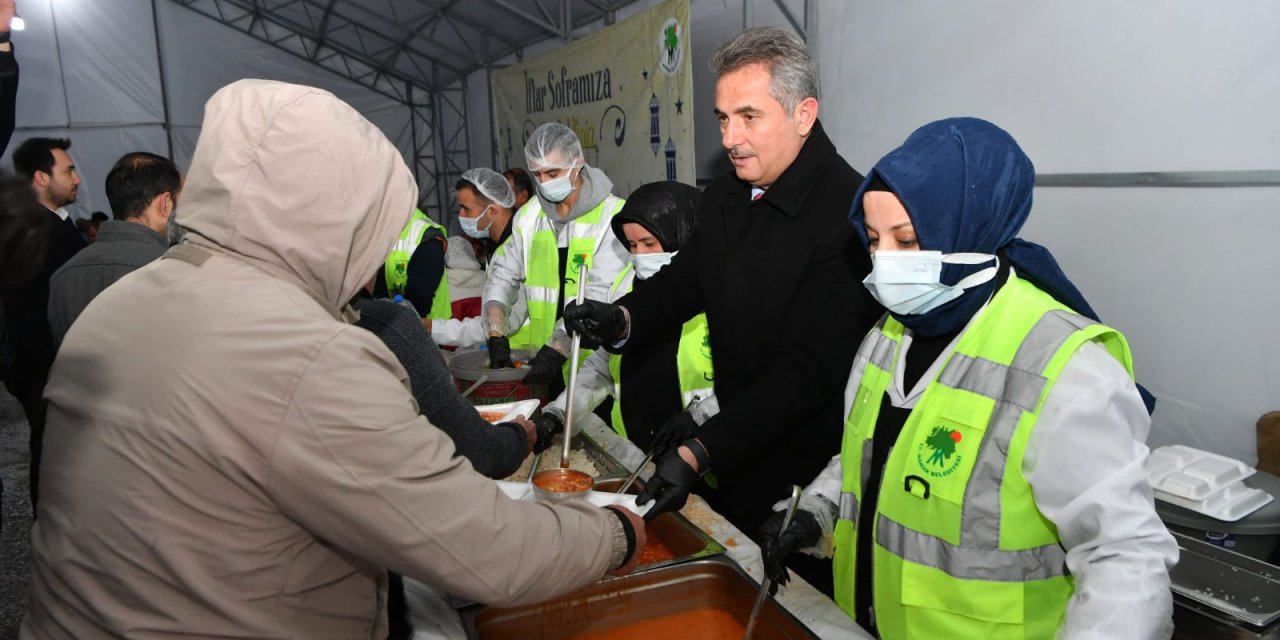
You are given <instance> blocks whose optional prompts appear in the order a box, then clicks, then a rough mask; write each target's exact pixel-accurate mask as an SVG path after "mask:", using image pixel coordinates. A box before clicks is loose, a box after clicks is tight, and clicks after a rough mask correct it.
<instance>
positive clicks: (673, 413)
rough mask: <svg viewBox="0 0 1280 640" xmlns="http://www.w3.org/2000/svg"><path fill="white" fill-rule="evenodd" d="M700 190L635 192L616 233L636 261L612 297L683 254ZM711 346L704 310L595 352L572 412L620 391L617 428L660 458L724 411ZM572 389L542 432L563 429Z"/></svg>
mask: <svg viewBox="0 0 1280 640" xmlns="http://www.w3.org/2000/svg"><path fill="white" fill-rule="evenodd" d="M700 196H701V193H700V192H699V191H698V189H697V188H696V187H692V186H689V185H687V184H681V183H679V182H653V183H650V184H646V185H643V186H641V187H640V188H638V189H636V190H635V191H633V192H632V193H631V197H629V198H627V203H626V204H625V205H623V207H622V211H619V212H618V215H616V216H614V217H613V233H614V235H616V236H617V237H618V240H619V241H621V242H623V243H625V244H626V246H627V248H628V249H629V250H630V251H631V261H632V264H631V265H630V266H628V267H627V268H626V269H624V270H623V271H622V273H621V274H619V276H618V278H617V280H616V281H615V282H614V285H613V288H612V289H611V290H610V292H609V294H610V299H617V298H621V297H622V296H623V295H626V294H627V293H629V292H630V291H631V288H632V286H633V282H634V281H636V280H648V279H649V278H652V277H654V276H655V275H656V274H658V273H659V272H661V270H662V269H663V268H664V267H665V266H666V265H667V264H668V263H670V262H671V260H672V259H673V258H674V257H675V256H676V255H677V254H678V253H679V252H680V248H681V247H682V246H684V245H685V243H687V242H688V241H689V239H690V237H691V236H692V235H693V230H694V227H695V226H697V208H698V198H699V197H700ZM708 344H709V342H708V336H707V319H706V316H705V315H703V314H698V315H697V316H694V318H693V319H692V320H690V321H688V322H686V323H684V325H683V326H681V327H678V328H676V329H675V330H673V331H671V332H670V335H668V336H667V339H666V340H658V341H655V345H654V347H653V348H650V349H646V350H644V351H637V352H633V353H628V354H627V356H626V357H625V358H624V357H622V356H620V355H614V354H610V353H609V352H607V351H604V350H600V351H595V352H593V353H592V354H591V356H590V357H588V358H587V359H586V361H584V362H583V364H582V368H581V369H580V370H579V371H578V379H577V382H578V390H577V393H576V394H575V396H574V404H575V405H576V406H575V407H574V413H573V415H574V416H577V417H578V418H581V417H583V416H585V415H587V414H589V413H591V412H592V411H595V409H596V407H597V406H598V405H599V404H600V403H601V402H602V401H603V400H604V399H605V398H606V397H609V396H613V398H614V403H613V415H612V416H611V417H612V420H611V422H612V426H613V430H614V431H616V432H617V433H618V434H619V435H621V436H623V437H625V438H628V439H630V440H631V441H632V442H634V443H635V445H636V446H637V447H639V448H640V449H641V450H642V451H650V450H653V451H655V452H656V454H655V455H657V456H658V457H661V456H662V455H664V454H666V453H667V452H668V451H669V450H671V449H673V448H674V447H675V446H676V445H679V444H680V443H681V442H683V441H684V439H685V438H684V437H678V435H679V434H684V433H686V432H690V433H691V432H693V431H695V430H696V429H697V426H698V425H700V424H702V423H704V422H706V420H707V419H708V418H710V417H711V416H713V415H715V414H716V413H717V412H718V411H719V406H718V405H717V403H716V397H715V390H714V389H713V388H712V382H713V381H714V379H715V375H714V371H713V369H712V366H711V349H710V347H709V346H708ZM567 395H568V394H567V393H562V394H560V397H559V398H556V400H555V401H554V402H551V403H550V404H548V405H547V406H545V407H543V410H542V415H541V416H540V417H539V418H538V420H537V424H538V431H539V433H558V432H560V431H561V430H563V428H564V416H565V405H566V402H567V399H566V397H567ZM624 398H625V402H624V401H623V399H624ZM574 422H575V423H576V422H577V420H575V421H574ZM677 424H678V426H675V425H677ZM574 427H575V430H576V429H577V427H578V425H577V424H575V425H574ZM659 436H661V437H662V438H663V439H662V440H658V439H657V438H658V437H659ZM703 489H704V491H703V492H704V493H705V487H704V488H703Z"/></svg>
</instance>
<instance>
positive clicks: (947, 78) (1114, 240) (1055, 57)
mask: <svg viewBox="0 0 1280 640" xmlns="http://www.w3.org/2000/svg"><path fill="white" fill-rule="evenodd" d="M820 17H821V21H820V25H821V29H820V33H819V42H820V61H821V64H822V69H823V86H824V89H825V95H824V100H823V102H822V114H823V121H824V122H825V123H826V124H827V127H828V130H829V131H830V132H831V133H832V135H833V137H834V138H835V141H836V144H837V146H838V147H839V148H840V150H841V152H842V153H843V155H844V156H845V158H846V159H848V160H849V162H850V163H851V164H853V166H854V167H857V168H858V169H860V170H863V171H866V170H867V169H868V168H869V167H870V166H871V165H872V164H873V163H874V162H875V160H877V159H878V158H879V157H880V156H881V155H883V154H884V153H885V152H887V151H889V150H890V149H892V148H893V147H895V146H897V145H898V144H900V143H901V142H902V140H903V139H905V138H906V136H907V135H908V134H909V133H910V132H911V131H912V130H914V129H915V128H916V127H918V126H920V125H922V124H924V123H926V122H929V121H931V120H934V119H937V118H941V117H946V116H953V115H972V116H979V117H983V118H986V119H989V120H991V121H993V122H996V123H997V124H999V125H1001V126H1002V127H1004V128H1005V129H1007V130H1008V131H1009V132H1010V133H1012V134H1013V136H1014V137H1015V138H1017V139H1018V141H1019V142H1020V143H1021V144H1022V146H1023V148H1024V149H1025V150H1026V152H1027V154H1028V155H1030V156H1031V158H1032V160H1033V161H1034V162H1035V164H1036V169H1037V171H1038V172H1039V173H1041V174H1046V173H1049V174H1051V173H1062V172H1071V173H1098V172H1140V171H1238V170H1277V169H1280V154H1277V152H1276V149H1277V148H1280V119H1277V118H1276V117H1275V105H1276V104H1278V103H1280V39H1278V38H1277V37H1276V27H1275V25H1277V24H1280V4H1276V3H1274V2H1271V1H1269V0H1247V1H1242V2H1237V3H1232V4H1231V6H1230V9H1229V10H1226V11H1224V10H1223V7H1222V6H1219V5H1216V4H1212V3H1209V4H1206V3H1190V2H1175V3H1170V2H1155V1H1154V0H1142V1H1137V2H1120V3H1117V2H1105V1H1103V0H1087V1H1085V2H1058V1H1053V2H1012V1H1002V2H997V1H984V2H966V3H938V2H930V1H927V0H901V1H899V2H837V1H834V0H832V1H826V2H823V3H822V4H821V7H820ZM1277 202H1280V189H1277V188H1271V187H1253V188H1056V187H1055V188H1050V187H1040V188H1037V189H1036V192H1035V208H1034V210H1033V213H1032V216H1031V218H1030V221H1029V222H1028V224H1027V226H1026V228H1025V230H1024V233H1023V237H1025V238H1026V239H1028V240H1031V241H1034V242H1039V243H1041V244H1044V245H1045V246H1047V247H1049V248H1050V249H1051V250H1052V251H1053V252H1054V254H1055V255H1056V256H1057V258H1058V260H1059V261H1060V262H1061V264H1062V267H1063V269H1064V270H1065V271H1066V272H1067V273H1068V274H1069V275H1070V276H1071V277H1072V278H1073V280H1074V281H1075V282H1076V284H1077V285H1078V286H1079V287H1080V289H1081V290H1082V291H1083V292H1084V293H1085V294H1086V296H1087V297H1088V298H1089V299H1090V301H1091V302H1092V303H1093V305H1094V307H1095V308H1096V310H1097V311H1098V313H1099V314H1101V316H1102V318H1103V320H1105V321H1106V322H1108V323H1109V324H1112V325H1114V326H1116V327H1117V328H1119V329H1121V330H1122V331H1124V332H1125V334H1126V335H1127V336H1128V337H1129V340H1130V342H1131V344H1132V346H1133V350H1134V355H1135V359H1136V368H1137V374H1138V378H1139V379H1140V380H1141V381H1142V382H1143V383H1144V384H1145V385H1146V386H1148V387H1149V388H1150V389H1151V390H1152V391H1153V392H1154V393H1155V394H1156V395H1157V396H1159V397H1160V404H1159V405H1158V408H1157V410H1156V413H1155V415H1154V416H1153V429H1152V435H1151V438H1150V442H1151V444H1152V445H1153V446H1158V445H1161V444H1168V443H1172V442H1183V443H1187V444H1190V445H1192V446H1196V447H1202V448H1205V449H1209V450H1212V451H1217V452H1220V453H1223V454H1226V455H1231V456H1235V457H1238V458H1242V459H1244V460H1246V461H1252V460H1254V459H1256V449H1255V444H1256V438H1255V430H1254V423H1255V421H1256V420H1257V418H1258V416H1260V415H1261V414H1262V413H1264V412H1266V411H1270V410H1275V409H1280V332H1278V331H1277V324H1276V319H1277V318H1280V288H1278V287H1277V285H1276V277H1277V275H1278V274H1280V250H1278V249H1277V248H1276V247H1277V244H1278V243H1280V211H1278V209H1280V207H1278V206H1277Z"/></svg>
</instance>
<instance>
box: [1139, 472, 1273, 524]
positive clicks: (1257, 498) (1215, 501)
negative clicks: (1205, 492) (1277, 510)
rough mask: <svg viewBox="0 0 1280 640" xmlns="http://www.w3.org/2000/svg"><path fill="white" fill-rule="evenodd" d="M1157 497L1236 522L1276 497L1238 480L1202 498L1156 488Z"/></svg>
mask: <svg viewBox="0 0 1280 640" xmlns="http://www.w3.org/2000/svg"><path fill="white" fill-rule="evenodd" d="M1156 499H1157V500H1163V501H1165V502H1168V503H1169V504H1176V505H1178V506H1179V507H1182V508H1184V509H1190V510H1192V511H1195V512H1196V513H1202V514H1204V515H1206V516H1209V517H1210V518H1214V519H1217V520H1222V521H1224V522H1235V521H1236V520H1239V519H1240V518H1243V517H1245V516H1247V515H1249V514H1251V513H1253V512H1254V511H1257V510H1258V509H1261V508H1262V507H1265V506H1267V505H1268V504H1270V503H1271V501H1272V500H1273V499H1274V498H1273V497H1272V496H1271V494H1269V493H1267V492H1265V491H1263V490H1261V489H1254V488H1252V487H1246V486H1244V483H1241V482H1236V483H1234V484H1231V485H1228V486H1226V487H1225V488H1223V489H1222V490H1221V491H1218V492H1217V493H1214V494H1211V495H1209V496H1208V497H1206V498H1204V499H1202V500H1189V499H1187V498H1183V497H1180V496H1176V495H1173V494H1170V493H1166V492H1164V491H1161V490H1159V489H1157V490H1156Z"/></svg>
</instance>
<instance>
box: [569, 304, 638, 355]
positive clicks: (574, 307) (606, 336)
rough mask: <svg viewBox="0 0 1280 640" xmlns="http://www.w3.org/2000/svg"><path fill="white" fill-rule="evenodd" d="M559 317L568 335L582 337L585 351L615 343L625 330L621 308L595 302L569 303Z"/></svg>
mask: <svg viewBox="0 0 1280 640" xmlns="http://www.w3.org/2000/svg"><path fill="white" fill-rule="evenodd" d="M561 317H562V318H564V326H565V328H566V329H568V330H569V333H570V334H574V333H576V334H579V335H581V336H582V346H583V347H585V348H587V349H599V348H600V345H602V344H603V345H610V344H614V343H616V342H617V341H619V340H621V339H622V332H623V331H624V330H626V328H627V317H626V316H625V315H623V313H622V307H619V306H618V305H616V304H605V303H603V302H596V301H595V300H586V301H584V302H583V303H582V304H578V303H577V302H570V303H569V304H566V305H565V306H564V313H562V314H561Z"/></svg>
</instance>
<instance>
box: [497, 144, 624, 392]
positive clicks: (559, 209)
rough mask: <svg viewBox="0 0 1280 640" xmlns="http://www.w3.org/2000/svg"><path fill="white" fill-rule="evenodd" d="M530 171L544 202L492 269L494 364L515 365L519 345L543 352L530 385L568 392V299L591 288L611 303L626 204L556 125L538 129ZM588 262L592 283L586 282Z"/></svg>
mask: <svg viewBox="0 0 1280 640" xmlns="http://www.w3.org/2000/svg"><path fill="white" fill-rule="evenodd" d="M524 155H525V160H526V161H528V163H529V170H530V171H531V172H532V174H533V177H534V179H535V180H537V181H538V185H537V191H538V193H537V197H536V198H534V199H532V200H530V201H529V202H530V204H526V205H525V206H524V207H523V208H521V209H520V210H519V211H518V212H516V216H515V219H514V221H513V223H512V224H513V227H514V228H513V229H512V232H511V238H510V239H509V240H508V241H507V242H505V243H503V244H502V246H501V247H499V248H498V250H497V252H496V253H495V255H494V258H493V260H491V261H490V263H489V279H488V282H487V284H486V285H485V291H484V317H485V318H486V320H487V321H488V323H489V339H488V348H489V358H490V366H492V367H494V368H498V367H504V366H511V364H512V363H511V357H510V353H511V346H512V343H513V342H514V344H516V346H517V347H530V348H536V349H537V350H538V351H537V354H536V355H535V356H534V358H533V359H532V360H531V361H530V362H529V373H528V374H527V375H526V377H525V382H528V383H530V384H539V383H541V384H551V385H552V386H551V394H552V395H558V394H559V390H560V389H561V388H563V384H564V378H563V377H562V375H563V374H562V371H563V365H564V364H565V362H566V361H567V360H568V354H569V349H570V348H571V340H570V339H569V335H568V334H567V333H566V332H565V330H564V327H563V323H562V322H561V321H560V313H561V311H562V310H563V308H564V303H565V301H566V300H572V299H573V298H574V297H575V296H576V295H577V294H578V288H579V286H584V285H585V286H586V296H587V297H588V298H591V299H593V300H603V299H606V297H607V296H608V294H609V287H610V286H611V285H612V284H613V281H614V279H615V278H617V277H618V273H620V272H621V271H622V269H623V268H624V267H626V265H627V264H630V256H629V255H628V253H627V250H626V248H625V247H623V246H622V243H621V242H619V241H618V239H617V237H615V236H614V235H613V231H612V230H611V224H610V223H611V221H612V220H613V216H614V215H616V214H617V213H618V211H619V210H620V209H622V205H623V200H622V198H619V197H617V196H615V195H613V194H612V191H613V182H612V181H610V180H609V178H608V176H606V175H605V174H604V172H603V171H601V170H599V169H597V168H595V167H588V166H587V163H586V158H585V157H584V156H583V153H582V143H581V141H579V140H578V135H577V134H576V133H574V132H573V130H572V129H570V128H569V127H566V126H565V125H563V124H560V123H558V122H548V123H546V124H543V125H541V126H539V127H538V128H537V129H534V130H533V133H532V134H531V135H530V136H529V140H528V141H527V142H526V143H525V146H524ZM580 264H585V265H586V266H587V268H588V269H589V271H588V280H587V282H586V283H579V282H578V265H580ZM521 290H523V292H524V294H525V298H526V299H527V301H528V305H529V328H528V330H527V334H526V335H527V338H524V337H523V336H521V339H519V340H518V341H513V340H511V332H510V328H509V326H508V319H509V317H510V316H511V309H512V305H513V304H514V303H515V302H516V300H517V298H518V296H519V293H520V292H521Z"/></svg>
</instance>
